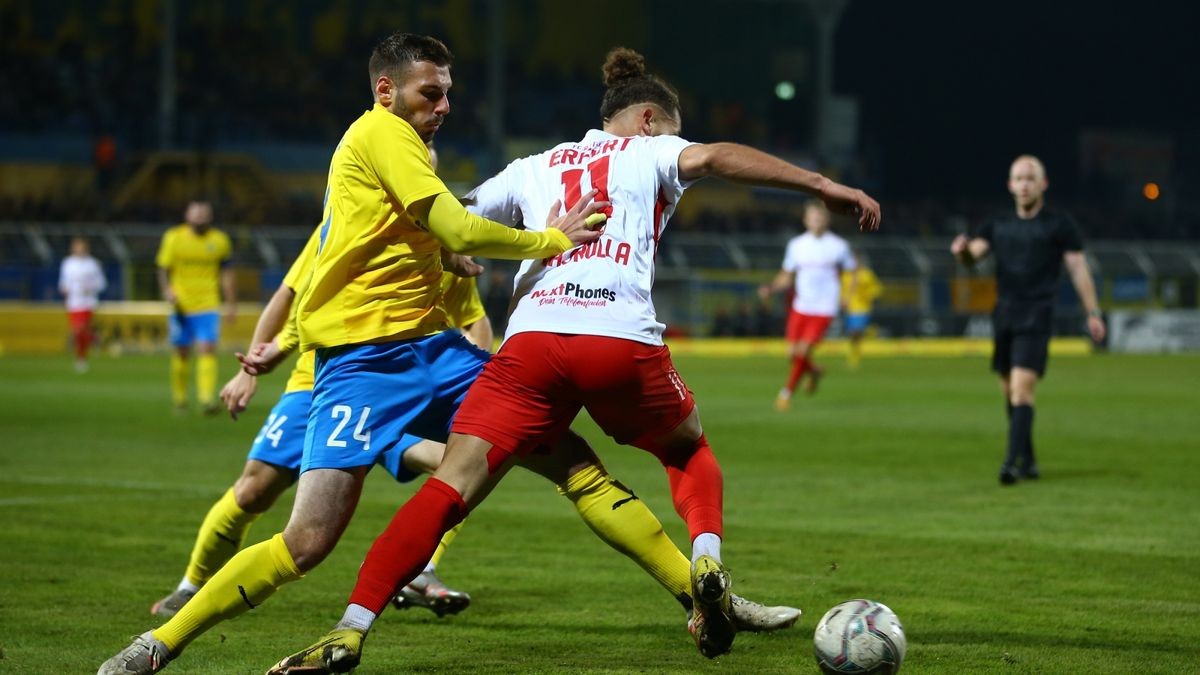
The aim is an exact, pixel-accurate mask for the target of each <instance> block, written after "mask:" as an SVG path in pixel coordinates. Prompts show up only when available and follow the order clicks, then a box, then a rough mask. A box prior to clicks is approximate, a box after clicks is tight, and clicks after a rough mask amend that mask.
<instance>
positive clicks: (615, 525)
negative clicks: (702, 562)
mask: <svg viewBox="0 0 1200 675" xmlns="http://www.w3.org/2000/svg"><path fill="white" fill-rule="evenodd" d="M558 491H559V493H560V494H562V495H563V496H564V497H566V498H567V499H570V500H571V501H572V502H573V503H574V504H575V510H576V511H578V512H579V516H580V517H581V518H583V522H585V523H587V525H588V527H590V528H592V531H593V532H595V533H596V534H597V536H599V537H600V538H601V539H603V540H604V542H605V543H606V544H608V545H609V546H611V547H613V548H614V549H616V550H618V551H620V552H621V553H624V554H625V555H626V556H628V557H629V558H631V559H632V560H633V561H634V562H636V563H637V564H638V565H641V567H642V569H644V570H646V571H647V572H648V573H649V574H650V576H652V577H654V580H655V581H657V582H658V583H659V584H661V585H662V587H663V588H665V589H667V592H669V593H670V594H671V595H673V596H675V598H676V599H677V600H679V602H680V603H681V604H683V605H684V607H685V608H688V609H690V608H691V604H692V603H691V599H690V594H689V588H690V585H691V576H690V575H691V563H690V562H689V561H688V559H687V558H686V557H684V555H683V554H682V553H680V552H679V549H678V548H677V547H676V546H675V544H674V542H672V541H671V539H670V537H668V536H667V533H666V532H663V527H662V523H660V522H659V521H658V518H655V517H654V514H653V513H651V512H650V509H649V508H647V506H646V505H645V504H644V503H643V502H642V500H640V499H638V498H637V496H636V495H634V494H633V492H631V491H630V490H628V489H627V488H625V487H624V486H622V485H621V484H620V483H618V482H617V481H615V480H613V478H612V476H609V475H608V474H607V473H605V472H604V470H603V469H600V468H599V467H595V466H589V467H588V468H586V469H584V470H583V471H580V472H579V473H577V474H575V475H574V476H571V477H570V478H568V479H567V482H566V485H560V486H559V488H558Z"/></svg>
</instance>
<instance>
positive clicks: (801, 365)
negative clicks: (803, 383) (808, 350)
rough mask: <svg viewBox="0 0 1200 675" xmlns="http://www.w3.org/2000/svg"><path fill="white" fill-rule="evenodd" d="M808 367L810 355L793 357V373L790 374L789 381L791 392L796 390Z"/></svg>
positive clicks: (788, 387) (788, 386) (788, 388)
mask: <svg viewBox="0 0 1200 675" xmlns="http://www.w3.org/2000/svg"><path fill="white" fill-rule="evenodd" d="M808 368H809V364H808V357H805V356H797V357H795V358H794V359H792V373H791V375H788V381H787V390H788V391H789V392H792V391H796V385H797V384H799V383H800V378H801V377H802V376H803V375H804V372H805V371H807V370H808Z"/></svg>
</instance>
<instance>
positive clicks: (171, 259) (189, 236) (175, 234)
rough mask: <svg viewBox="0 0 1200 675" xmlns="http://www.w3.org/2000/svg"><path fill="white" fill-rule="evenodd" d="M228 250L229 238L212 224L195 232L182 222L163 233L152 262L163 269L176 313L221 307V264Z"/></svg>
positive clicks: (227, 256)
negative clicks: (169, 285) (171, 291)
mask: <svg viewBox="0 0 1200 675" xmlns="http://www.w3.org/2000/svg"><path fill="white" fill-rule="evenodd" d="M232 252H233V246H232V244H230V242H229V237H228V236H227V235H226V234H225V233H224V232H222V231H220V230H218V229H216V228H213V227H210V228H208V229H207V230H205V232H204V233H203V234H197V233H196V231H195V230H194V229H192V227H191V226H190V225H188V224H186V223H184V224H181V225H176V226H175V227H172V228H171V229H169V230H167V231H166V233H164V234H163V238H162V244H160V245H159V247H158V256H157V257H156V258H155V263H156V264H157V265H158V266H159V267H161V268H163V269H165V270H166V271H167V276H168V279H169V280H170V283H171V289H172V290H174V291H175V298H176V306H177V309H178V310H179V311H180V312H182V313H184V314H195V313H197V312H211V311H214V310H217V309H219V308H220V307H221V292H220V289H221V267H223V266H224V265H225V264H226V263H228V262H229V256H230V254H231V253H232Z"/></svg>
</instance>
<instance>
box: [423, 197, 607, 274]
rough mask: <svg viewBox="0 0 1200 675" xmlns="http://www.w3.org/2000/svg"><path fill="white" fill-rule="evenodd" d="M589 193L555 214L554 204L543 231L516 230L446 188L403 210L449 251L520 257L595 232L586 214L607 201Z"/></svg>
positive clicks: (552, 251) (549, 251)
mask: <svg viewBox="0 0 1200 675" xmlns="http://www.w3.org/2000/svg"><path fill="white" fill-rule="evenodd" d="M595 196H596V193H595V191H592V192H591V193H589V194H588V195H585V196H584V198H582V199H580V200H579V203H577V204H576V205H575V206H574V208H571V209H569V210H568V211H567V212H566V213H565V214H563V215H558V213H557V210H558V206H557V205H555V209H554V212H553V213H552V214H551V218H549V219H548V220H547V227H546V231H544V232H534V231H530V230H516V229H513V228H511V227H505V226H504V225H501V224H500V223H497V222H494V221H491V220H488V219H486V218H480V217H479V216H477V215H474V214H473V213H470V212H469V211H467V210H466V209H465V208H463V205H462V204H460V203H459V201H458V200H457V199H455V198H454V197H452V196H450V194H449V193H440V194H438V195H435V196H433V197H430V198H428V199H422V200H420V201H418V202H416V203H414V204H413V205H412V206H410V207H409V209H408V211H409V214H410V215H411V216H412V217H413V219H414V220H415V221H416V222H417V223H418V224H425V225H427V226H428V229H429V232H430V233H431V234H433V236H434V237H436V238H437V240H438V241H440V242H441V244H442V246H444V247H445V248H447V249H449V250H450V251H451V252H453V253H459V254H463V255H479V256H483V257H486V258H501V259H505V260H524V259H527V258H546V257H549V256H552V255H558V254H559V253H562V252H564V251H569V250H570V249H572V248H574V247H576V246H579V245H580V244H583V243H586V242H589V241H593V240H595V239H596V238H598V237H599V236H600V232H599V231H594V230H592V229H591V228H590V226H589V225H588V223H587V218H588V217H589V216H591V215H592V214H594V213H596V212H597V211H599V210H600V209H602V208H604V207H605V206H608V202H593V201H592V198H593V197H595Z"/></svg>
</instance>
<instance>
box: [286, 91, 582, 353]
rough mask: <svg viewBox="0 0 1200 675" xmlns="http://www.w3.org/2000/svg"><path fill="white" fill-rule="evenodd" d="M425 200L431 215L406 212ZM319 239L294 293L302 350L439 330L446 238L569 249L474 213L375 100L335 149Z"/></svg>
mask: <svg viewBox="0 0 1200 675" xmlns="http://www.w3.org/2000/svg"><path fill="white" fill-rule="evenodd" d="M441 195H444V198H441V199H439V198H437V197H439V196H441ZM431 197H433V198H434V199H433V201H432V202H430V208H429V215H428V222H417V221H415V220H414V219H413V217H412V215H410V214H409V212H408V209H409V208H411V207H412V206H413V205H414V204H417V203H418V202H422V201H424V200H426V199H429V198H431ZM433 232H437V236H434V234H433ZM320 238H321V240H320V245H319V247H318V249H317V256H316V266H315V268H314V269H313V274H312V278H311V280H310V281H309V284H308V287H307V289H306V290H305V291H304V293H302V294H301V295H300V297H299V300H300V307H299V312H298V317H299V325H300V348H301V349H304V350H308V349H315V348H321V347H336V346H339V345H354V344H366V343H379V342H387V341H391V340H407V339H411V338H420V337H425V336H428V335H433V334H435V333H438V332H440V331H442V330H444V329H445V328H446V327H447V318H446V312H445V310H444V309H443V308H442V306H441V302H440V301H439V299H440V298H441V289H440V282H441V279H442V256H441V250H442V244H443V242H445V244H446V248H447V249H450V250H452V251H455V252H458V253H467V254H475V255H481V256H484V257H491V258H512V259H522V258H533V259H537V258H545V257H547V256H548V255H557V254H558V253H562V252H564V251H567V250H568V249H570V248H572V247H573V244H572V242H571V240H570V239H569V238H568V237H567V236H566V235H565V234H563V233H562V232H561V231H559V230H557V229H553V228H549V229H547V230H545V231H521V230H516V229H513V228H510V227H505V226H503V225H501V224H499V223H495V222H492V221H489V220H486V219H484V218H480V217H478V216H475V215H472V214H470V213H469V212H468V211H467V210H466V209H464V208H463V207H462V205H460V204H459V203H458V200H456V199H454V198H453V197H451V196H450V193H449V190H447V189H446V186H445V184H444V183H442V181H441V179H440V178H438V177H437V176H436V175H435V174H434V173H433V167H432V166H431V165H430V163H429V150H428V149H427V148H426V147H425V144H424V143H423V142H421V139H420V137H418V136H417V132H416V131H414V130H413V128H412V126H410V125H409V123H408V122H405V121H404V120H403V119H401V118H399V117H397V116H396V115H393V114H392V113H390V112H388V111H387V109H386V108H384V107H383V106H380V105H379V104H375V107H374V108H372V109H371V110H368V111H367V112H365V113H363V115H362V116H361V117H359V118H358V119H357V120H355V122H354V123H353V124H351V125H350V128H349V129H347V130H346V134H345V135H344V136H342V140H341V142H340V143H338V147H337V149H336V150H334V151H333V159H332V161H331V162H330V165H329V179H328V185H327V187H326V188H325V207H324V214H323V220H322V223H321V225H320Z"/></svg>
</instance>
